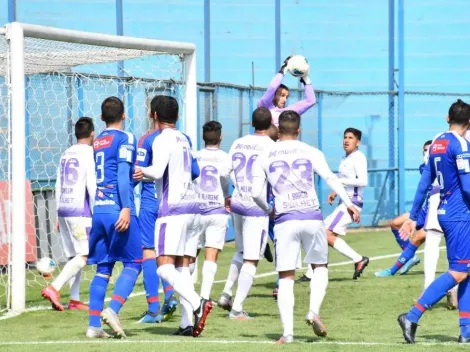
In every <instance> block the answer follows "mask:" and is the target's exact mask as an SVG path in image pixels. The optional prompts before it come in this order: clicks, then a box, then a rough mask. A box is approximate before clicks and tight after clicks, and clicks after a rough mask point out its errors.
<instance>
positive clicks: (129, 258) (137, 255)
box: [88, 214, 143, 264]
mask: <svg viewBox="0 0 470 352" xmlns="http://www.w3.org/2000/svg"><path fill="white" fill-rule="evenodd" d="M118 218H119V214H93V217H92V225H91V232H90V239H89V246H90V251H89V255H88V264H102V263H114V262H123V263H132V262H139V261H142V256H143V254H142V240H141V235H140V226H139V221H138V219H137V216H135V215H132V216H131V222H130V224H129V228H128V229H127V231H125V232H118V231H116V229H115V228H114V224H115V223H116V221H117V220H118Z"/></svg>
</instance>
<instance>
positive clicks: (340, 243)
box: [333, 237, 362, 263]
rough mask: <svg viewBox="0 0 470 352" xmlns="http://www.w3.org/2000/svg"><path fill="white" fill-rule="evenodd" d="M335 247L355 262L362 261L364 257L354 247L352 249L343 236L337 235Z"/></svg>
mask: <svg viewBox="0 0 470 352" xmlns="http://www.w3.org/2000/svg"><path fill="white" fill-rule="evenodd" d="M333 248H334V249H336V250H337V251H338V252H340V253H341V254H342V255H344V256H346V257H348V258H349V259H351V260H352V261H353V262H354V263H357V262H360V261H361V259H362V255H360V254H358V253H357V252H356V251H355V250H354V249H352V248H351V247H350V246H349V244H347V243H346V242H345V241H344V240H343V239H342V238H339V237H336V241H335V244H334V245H333Z"/></svg>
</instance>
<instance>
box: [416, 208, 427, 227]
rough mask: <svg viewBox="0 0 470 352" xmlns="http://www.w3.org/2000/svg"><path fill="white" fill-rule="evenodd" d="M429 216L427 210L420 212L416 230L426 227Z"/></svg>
mask: <svg viewBox="0 0 470 352" xmlns="http://www.w3.org/2000/svg"><path fill="white" fill-rule="evenodd" d="M427 216H428V212H427V210H424V209H421V210H420V211H419V215H418V220H417V221H416V230H421V229H422V228H423V227H424V226H425V225H426V218H427Z"/></svg>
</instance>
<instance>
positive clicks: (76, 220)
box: [58, 216, 91, 258]
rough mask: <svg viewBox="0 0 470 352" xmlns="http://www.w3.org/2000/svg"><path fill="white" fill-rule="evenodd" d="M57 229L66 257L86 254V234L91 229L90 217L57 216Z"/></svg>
mask: <svg viewBox="0 0 470 352" xmlns="http://www.w3.org/2000/svg"><path fill="white" fill-rule="evenodd" d="M58 219H59V230H60V235H61V237H62V244H63V245H64V252H65V255H66V257H67V258H72V257H75V256H77V255H88V236H89V235H90V230H91V218H88V217H67V218H63V217H60V216H59V218H58Z"/></svg>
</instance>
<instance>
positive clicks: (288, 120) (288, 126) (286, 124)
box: [279, 110, 300, 136]
mask: <svg viewBox="0 0 470 352" xmlns="http://www.w3.org/2000/svg"><path fill="white" fill-rule="evenodd" d="M299 128H300V115H299V114H298V113H296V112H295V111H292V110H287V111H283V112H282V113H281V115H279V133H280V134H286V135H290V136H294V135H297V134H298V130H299Z"/></svg>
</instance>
